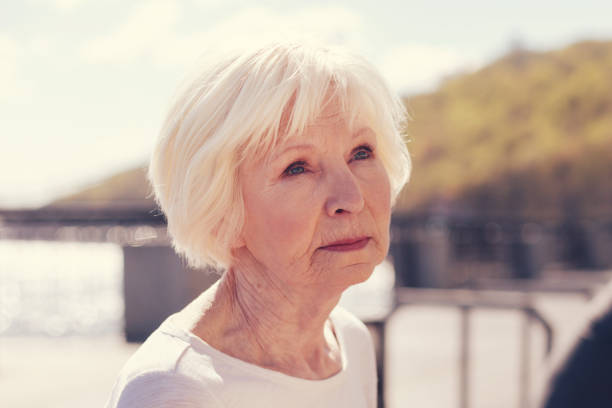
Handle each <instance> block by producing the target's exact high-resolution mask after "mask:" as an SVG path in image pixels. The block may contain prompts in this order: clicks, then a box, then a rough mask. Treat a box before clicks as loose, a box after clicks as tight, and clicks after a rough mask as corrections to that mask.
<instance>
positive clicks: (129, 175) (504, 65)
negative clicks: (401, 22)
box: [53, 41, 612, 218]
mask: <svg viewBox="0 0 612 408" xmlns="http://www.w3.org/2000/svg"><path fill="white" fill-rule="evenodd" d="M406 75H410V72H406ZM406 104H407V106H408V109H409V112H410V113H411V115H412V119H413V120H412V122H410V123H409V127H408V132H409V136H410V138H411V142H410V143H409V148H410V151H411V153H412V157H413V161H414V163H413V164H414V166H413V168H414V170H413V174H412V179H411V181H410V183H409V185H408V186H407V187H406V189H405V190H404V191H403V193H402V194H401V196H400V198H399V200H398V210H399V211H400V212H413V213H415V212H422V211H424V212H430V211H440V210H442V211H450V212H459V213H475V214H482V215H487V214H488V215H498V214H503V215H511V216H512V215H515V216H535V217H555V218H556V217H561V216H564V215H565V214H571V215H574V216H576V215H578V216H599V215H601V216H607V217H610V216H612V42H596V41H589V42H581V43H578V44H574V45H572V46H569V47H567V48H565V49H562V50H557V51H550V52H530V51H526V50H515V51H513V52H511V53H509V54H508V55H506V56H505V57H503V58H501V59H499V60H498V61H495V62H493V63H491V64H490V65H488V66H487V67H485V68H483V69H481V70H479V71H477V72H474V73H471V74H464V75H461V76H457V77H454V78H451V79H448V80H447V81H446V82H445V83H443V84H442V85H441V86H440V88H439V89H438V90H437V91H436V92H433V93H430V94H425V95H419V96H415V97H412V98H410V99H407V100H406ZM149 191H150V190H149V186H148V183H147V182H146V178H145V170H144V168H142V167H141V168H137V169H134V170H131V171H128V172H125V173H121V174H118V175H116V176H114V177H112V178H110V179H108V180H105V181H103V182H101V183H98V184H97V185H94V186H92V187H90V188H88V189H86V190H84V191H82V192H80V193H77V194H74V195H72V196H69V197H65V198H63V199H61V200H58V201H56V202H55V203H53V205H62V206H66V205H89V206H97V207H100V206H117V205H123V206H125V205H135V204H136V205H139V206H145V207H147V208H153V206H154V204H153V200H152V199H151V198H150V197H149V198H147V197H148V195H149Z"/></svg>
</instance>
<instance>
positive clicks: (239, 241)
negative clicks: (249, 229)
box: [230, 230, 246, 250]
mask: <svg viewBox="0 0 612 408" xmlns="http://www.w3.org/2000/svg"><path fill="white" fill-rule="evenodd" d="M243 231H244V230H241V231H240V233H239V234H238V235H237V236H236V238H235V239H234V241H233V242H232V243H231V245H230V249H231V250H234V249H238V248H242V247H244V246H246V241H245V240H244V235H243Z"/></svg>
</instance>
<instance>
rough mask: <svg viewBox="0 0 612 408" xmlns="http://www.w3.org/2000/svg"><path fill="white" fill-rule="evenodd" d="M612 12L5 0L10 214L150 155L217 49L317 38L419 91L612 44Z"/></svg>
mask: <svg viewBox="0 0 612 408" xmlns="http://www.w3.org/2000/svg"><path fill="white" fill-rule="evenodd" d="M611 15H612V2H610V1H594V0H593V1H590V0H582V1H565V0H557V1H549V0H541V1H539V2H534V1H533V0H525V1H523V0H513V1H512V2H510V1H505V2H501V1H497V2H495V1H490V0H488V1H480V0H463V1H444V2H443V1H434V0H429V1H425V0H424V1H420V0H419V1H411V0H404V1H384V0H378V1H365V0H351V1H335V2H334V1H291V0H284V1H281V0H278V1H244V0H185V1H166V0H150V1H149V0H130V1H126V0H123V1H121V0H21V1H13V0H0V208H14V207H36V206H39V205H42V204H45V203H47V202H49V201H50V200H53V199H54V198H57V197H60V196H62V195H65V194H69V193H72V192H75V191H78V190H79V189H82V188H83V187H86V186H89V185H92V184H94V183H95V182H97V181H100V180H103V179H104V178H106V177H108V176H110V175H112V174H115V173H118V172H121V171H124V170H127V169H130V168H133V167H136V166H139V165H142V164H144V163H146V161H147V158H148V155H149V153H150V151H151V150H152V147H153V145H154V142H155V140H156V137H157V133H158V129H159V127H160V124H161V122H162V120H163V119H164V115H165V112H166V109H167V108H168V105H169V102H170V99H171V97H172V95H173V93H174V91H175V89H176V87H177V86H178V85H179V83H180V81H181V80H182V79H183V78H184V77H185V76H186V74H187V73H188V72H190V70H192V69H193V65H194V63H195V62H196V60H198V58H206V55H207V50H208V51H209V50H211V49H214V48H218V47H223V46H225V45H226V44H232V43H234V42H236V43H241V42H247V41H253V40H256V39H261V38H264V39H270V38H282V37H283V36H284V35H285V34H286V33H293V34H295V33H298V34H307V35H315V36H317V37H319V38H322V39H323V40H324V41H327V42H330V43H334V44H341V45H345V46H347V47H349V48H351V49H353V50H354V51H356V52H358V53H360V54H362V55H363V56H365V57H366V58H367V59H369V60H370V61H371V62H372V63H373V64H374V65H375V66H376V67H377V68H378V69H379V70H380V71H381V72H382V74H383V76H384V77H385V78H386V79H387V80H388V81H389V83H390V84H391V86H392V87H393V89H394V90H395V91H396V92H398V93H400V94H402V95H410V94H416V93H421V92H428V91H432V90H434V89H435V87H436V86H437V85H438V84H439V82H440V80H441V79H442V78H444V77H446V76H449V75H453V74H457V73H461V72H469V71H472V70H476V69H478V68H479V67H482V66H484V65H486V64H488V63H489V62H491V61H493V60H495V59H496V58H498V57H499V56H501V55H503V54H504V53H506V52H507V51H508V50H509V49H511V47H513V46H515V45H517V44H520V45H521V46H522V47H524V48H527V49H533V50H549V49H554V48H560V47H564V46H566V45H568V44H571V43H573V42H576V41H579V40H584V39H606V40H607V39H612V20H611V19H610V16H611ZM417 136H418V135H415V137H417Z"/></svg>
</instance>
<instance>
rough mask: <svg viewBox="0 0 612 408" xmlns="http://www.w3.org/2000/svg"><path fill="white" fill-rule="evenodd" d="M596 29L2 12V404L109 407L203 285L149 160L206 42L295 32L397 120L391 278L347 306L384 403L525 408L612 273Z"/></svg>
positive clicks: (480, 21) (463, 17) (598, 19)
mask: <svg viewBox="0 0 612 408" xmlns="http://www.w3.org/2000/svg"><path fill="white" fill-rule="evenodd" d="M610 15H612V3H610V2H606V1H595V0H584V1H581V2H571V1H540V2H537V3H534V2H532V1H522V0H516V1H513V2H511V3H510V2H506V3H505V4H495V2H486V1H476V0H473V1H470V0H467V1H462V2H455V3H451V2H433V1H378V2H369V1H356V0H353V1H336V2H323V1H321V2H318V1H257V2H249V1H240V0H227V1H220V0H191V1H130V2H121V1H118V0H105V1H91V0H24V1H21V2H12V1H8V0H0V107H1V109H0V406H3V407H38V406H46V407H77V406H78V407H81V406H102V405H103V404H104V402H105V400H106V398H107V396H108V394H109V392H110V390H111V388H112V385H113V381H114V378H115V376H116V374H117V372H118V370H119V369H120V367H121V366H122V364H123V363H124V362H125V360H126V359H127V358H128V357H129V355H130V354H131V353H133V352H134V350H135V349H136V347H137V346H138V342H139V341H142V340H143V339H144V338H146V336H147V335H148V334H149V333H150V331H151V330H152V329H154V328H155V327H156V326H157V325H158V324H159V323H160V322H161V320H163V318H164V317H166V316H167V315H168V314H169V313H172V312H173V311H175V310H178V309H179V308H180V307H182V306H183V305H184V304H186V303H187V302H188V301H189V300H190V299H191V298H192V297H194V296H195V295H196V294H197V293H199V292H200V291H201V290H203V288H206V287H207V286H208V285H210V284H211V283H212V282H213V281H214V275H211V274H210V273H209V272H210V271H192V270H189V269H187V268H185V267H184V265H183V263H182V262H181V260H179V259H178V258H177V257H175V256H174V255H173V253H172V251H171V250H170V249H169V248H168V242H169V241H168V238H167V236H166V232H165V224H164V219H163V216H160V215H159V214H158V213H157V212H156V211H155V207H154V203H153V201H152V199H151V197H150V195H149V194H150V189H149V187H148V185H147V183H146V181H145V171H146V167H145V166H146V163H147V158H148V154H149V152H150V151H151V149H152V146H153V144H154V141H155V139H156V135H157V131H158V128H159V126H160V124H161V121H162V120H163V118H164V114H165V110H166V109H167V107H168V105H169V103H170V100H171V97H172V95H173V92H174V89H175V88H176V86H177V85H178V84H179V83H180V81H181V79H182V78H183V77H184V76H185V75H186V73H187V72H189V70H190V69H191V67H192V65H193V64H194V63H195V62H196V61H197V60H198V58H206V53H207V50H210V49H212V48H215V47H218V46H219V44H225V43H228V44H229V43H232V42H244V41H250V40H252V39H254V38H261V37H267V38H275V37H276V38H278V37H279V36H283V35H285V33H289V32H298V33H311V34H312V35H316V36H318V37H322V38H323V39H325V40H326V41H329V42H331V43H336V44H342V45H346V46H348V47H350V48H352V49H354V50H355V51H357V52H358V53H360V54H362V55H364V56H365V57H366V58H368V59H369V60H370V61H371V62H372V63H374V65H376V66H377V67H378V68H379V70H380V71H381V72H382V74H383V75H384V76H385V77H386V78H387V79H388V80H389V83H390V85H391V86H392V88H393V89H394V90H395V91H397V92H398V93H399V94H400V95H401V96H402V98H403V100H404V102H405V104H406V107H407V109H408V111H409V113H410V115H411V121H410V122H409V123H408V126H407V129H406V133H407V139H408V140H409V141H408V146H409V149H410V151H411V153H412V157H413V165H414V166H413V167H414V170H413V173H412V179H411V181H410V183H409V185H408V186H407V187H406V188H405V190H404V191H403V193H402V195H401V196H400V198H399V200H398V203H397V206H396V208H395V213H394V217H393V221H392V246H391V251H390V252H391V253H390V258H389V260H390V261H391V262H392V265H393V267H391V266H390V265H386V266H385V267H381V268H379V269H377V271H376V272H375V274H374V275H373V278H372V279H371V281H369V282H366V283H365V284H363V285H360V286H358V287H356V288H354V290H353V291H352V292H351V293H347V296H345V298H344V299H343V302H344V303H345V305H346V307H347V308H349V309H351V310H353V311H354V312H355V313H356V314H358V315H360V316H361V317H362V318H363V319H364V320H366V321H367V322H368V323H369V325H370V328H371V329H372V333H373V335H374V336H375V337H376V340H377V345H378V350H379V363H380V367H379V369H380V375H381V378H383V379H384V381H383V382H381V387H382V390H384V393H383V394H381V395H383V396H384V400H385V401H384V403H385V406H387V407H404V406H415V405H418V406H420V407H501V408H504V407H518V406H520V407H536V406H537V401H538V398H539V395H540V394H541V393H542V390H543V389H544V387H545V383H546V380H547V378H548V376H549V374H550V372H551V367H553V366H554V365H555V361H557V360H558V357H557V356H562V355H563V353H564V350H567V349H568V347H569V346H571V343H572V341H573V339H574V336H575V335H576V333H577V331H578V330H579V328H580V327H581V325H583V324H584V322H585V321H586V319H587V318H588V311H589V310H590V309H591V308H592V305H593V299H594V298H597V297H598V296H599V297H601V296H602V295H601V294H602V293H605V291H604V292H602V288H605V286H606V284H608V281H609V279H610V278H611V277H612V183H611V182H610V177H611V176H612V74H611V72H612V23H611V22H610V18H609V16H610ZM33 390H35V392H33ZM382 403H383V401H381V404H382Z"/></svg>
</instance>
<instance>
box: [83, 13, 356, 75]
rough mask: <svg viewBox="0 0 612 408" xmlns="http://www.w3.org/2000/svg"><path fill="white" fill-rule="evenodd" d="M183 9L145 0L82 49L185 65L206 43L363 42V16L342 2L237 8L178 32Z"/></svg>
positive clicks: (111, 58)
mask: <svg viewBox="0 0 612 408" xmlns="http://www.w3.org/2000/svg"><path fill="white" fill-rule="evenodd" d="M182 13H183V10H182V9H181V8H179V6H178V5H177V3H171V2H166V1H156V2H154V3H149V4H146V5H144V6H142V7H140V8H138V9H136V10H135V11H134V13H133V14H132V15H131V16H130V17H129V18H128V19H127V20H126V21H125V22H124V23H123V24H122V25H121V26H119V27H118V28H117V29H116V30H115V31H113V32H111V33H110V34H107V35H105V36H103V37H99V38H97V39H95V40H94V41H93V42H91V43H89V44H87V46H86V47H84V48H83V50H82V51H83V52H82V55H83V56H84V57H85V58H86V59H87V60H88V61H90V62H109V63H124V62H127V61H134V60H137V59H139V58H142V57H150V58H151V59H152V60H153V61H154V62H155V63H157V64H159V65H177V64H178V65H184V64H186V63H189V62H192V61H194V60H195V59H196V58H197V57H198V56H199V55H201V54H202V53H203V52H204V51H205V50H206V49H208V48H218V47H219V46H220V45H221V44H223V45H224V46H232V45H237V44H241V45H244V43H246V42H249V41H257V40H266V39H278V38H286V37H289V36H311V37H318V38H321V39H324V40H326V41H330V42H334V43H342V44H345V45H348V46H353V47H355V46H358V44H359V43H360V42H361V41H362V39H361V37H360V36H361V33H362V29H361V26H362V19H361V17H360V16H359V15H358V14H357V13H355V12H354V11H352V10H349V9H346V8H341V7H311V8H306V9H301V10H298V11H294V12H291V13H277V12H273V11H271V10H269V9H265V8H249V9H244V10H241V11H239V12H238V13H236V14H234V15H232V16H231V17H229V18H228V19H226V20H223V21H221V22H219V23H217V24H216V25H214V26H212V27H210V28H209V29H208V30H203V31H196V32H191V33H188V34H182V33H179V30H178V29H177V28H178V24H179V22H180V19H181V16H182Z"/></svg>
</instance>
